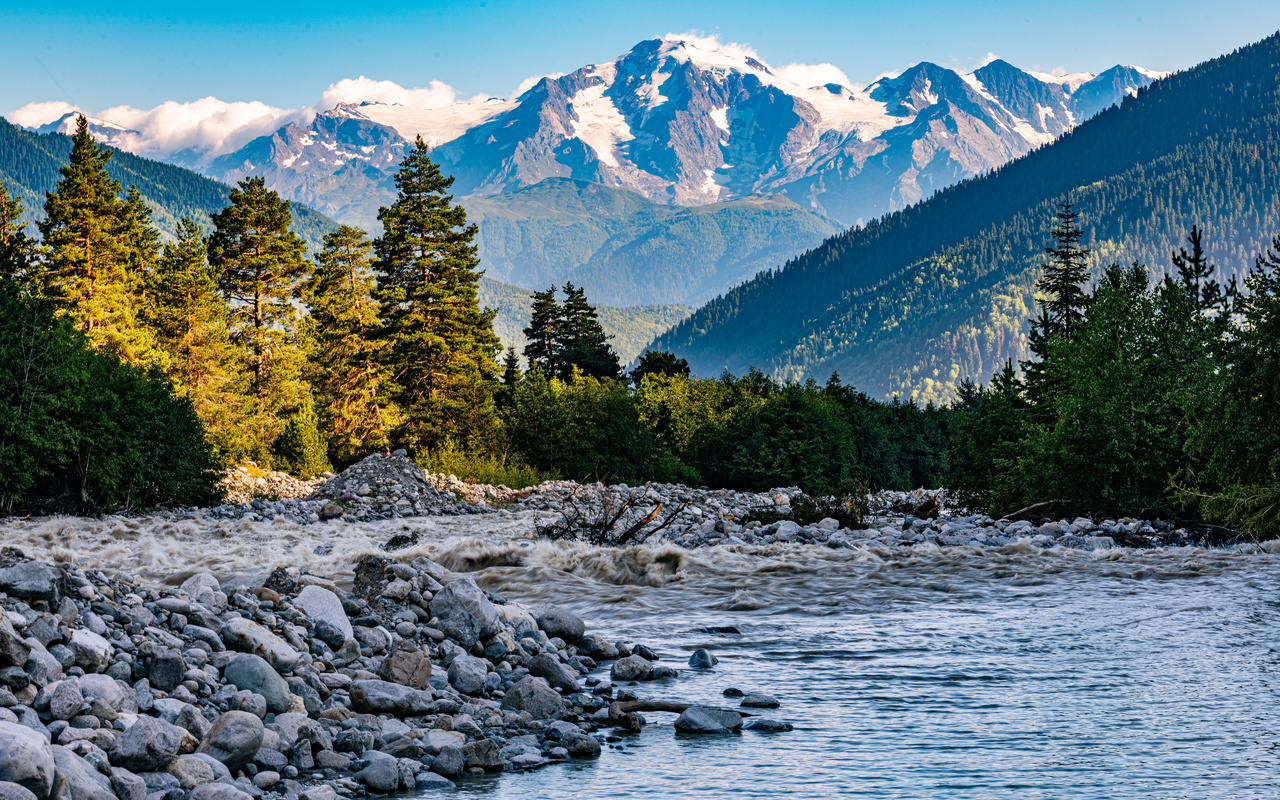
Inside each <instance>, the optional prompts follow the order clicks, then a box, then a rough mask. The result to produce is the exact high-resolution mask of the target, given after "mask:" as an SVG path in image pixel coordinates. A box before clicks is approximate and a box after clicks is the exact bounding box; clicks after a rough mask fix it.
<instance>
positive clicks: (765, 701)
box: [739, 692, 779, 708]
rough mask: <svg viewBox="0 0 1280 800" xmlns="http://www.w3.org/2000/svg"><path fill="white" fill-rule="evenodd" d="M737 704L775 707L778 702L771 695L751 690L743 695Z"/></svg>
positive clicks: (752, 706)
mask: <svg viewBox="0 0 1280 800" xmlns="http://www.w3.org/2000/svg"><path fill="white" fill-rule="evenodd" d="M739 705H740V706H742V707H743V708H777V707H778V705H779V703H778V698H776V697H774V696H773V695H770V694H759V693H754V692H753V693H751V694H749V695H747V696H745V697H743V698H742V702H741V703H739Z"/></svg>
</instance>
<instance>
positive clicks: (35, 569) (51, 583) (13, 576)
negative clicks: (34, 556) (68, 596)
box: [0, 561, 58, 600]
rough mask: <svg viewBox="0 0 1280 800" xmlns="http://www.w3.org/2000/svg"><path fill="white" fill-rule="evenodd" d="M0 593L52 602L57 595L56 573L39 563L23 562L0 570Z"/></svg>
mask: <svg viewBox="0 0 1280 800" xmlns="http://www.w3.org/2000/svg"><path fill="white" fill-rule="evenodd" d="M0 591H3V592H4V593H5V594H10V595H13V596H14V597H28V598H33V599H36V600H52V599H53V598H54V596H55V595H56V594H57V593H58V573H56V572H54V571H53V567H50V566H49V565H48V564H42V563H40V562H39V561H23V562H21V563H18V564H14V565H12V566H8V567H4V568H3V569H0Z"/></svg>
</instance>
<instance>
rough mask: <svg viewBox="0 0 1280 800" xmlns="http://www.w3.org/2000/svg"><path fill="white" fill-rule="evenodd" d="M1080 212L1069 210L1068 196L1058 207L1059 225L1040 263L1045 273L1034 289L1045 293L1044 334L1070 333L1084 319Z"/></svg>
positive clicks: (1086, 272)
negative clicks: (1047, 259)
mask: <svg viewBox="0 0 1280 800" xmlns="http://www.w3.org/2000/svg"><path fill="white" fill-rule="evenodd" d="M1079 216H1080V215H1079V214H1077V213H1076V212H1075V211H1073V210H1072V204H1071V200H1070V198H1068V199H1067V200H1066V201H1065V202H1063V203H1061V204H1060V205H1059V208H1058V224H1057V226H1055V227H1054V228H1053V231H1052V234H1053V247H1046V248H1045V253H1046V254H1047V255H1048V256H1049V261H1048V262H1047V263H1045V264H1043V265H1042V267H1043V269H1044V274H1043V276H1042V277H1041V278H1040V280H1039V281H1037V282H1036V288H1037V289H1038V290H1040V292H1041V293H1043V294H1044V295H1045V299H1044V300H1043V301H1042V304H1043V306H1044V310H1045V314H1044V316H1043V317H1042V318H1041V320H1042V322H1043V323H1044V324H1045V325H1046V326H1047V327H1046V328H1044V333H1046V334H1049V335H1061V336H1070V335H1071V332H1072V331H1073V330H1075V328H1076V327H1077V326H1078V325H1079V324H1080V321H1081V320H1082V319H1083V318H1084V308H1085V304H1086V303H1087V302H1088V298H1087V296H1086V295H1085V291H1084V284H1085V281H1087V280H1088V278H1089V266H1088V258H1089V251H1088V250H1085V249H1082V248H1081V247H1080V229H1079V228H1078V227H1076V219H1077V218H1079Z"/></svg>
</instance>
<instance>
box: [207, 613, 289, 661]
mask: <svg viewBox="0 0 1280 800" xmlns="http://www.w3.org/2000/svg"><path fill="white" fill-rule="evenodd" d="M222 641H223V643H224V644H226V646H227V647H228V648H230V649H232V650H239V651H240V652H242V653H252V654H253V655H255V656H258V657H259V658H262V659H263V660H265V661H266V662H267V663H268V664H270V665H271V666H273V667H275V669H276V671H277V672H279V673H280V674H282V675H288V674H289V673H291V672H293V668H294V667H296V666H297V665H298V652H297V651H296V650H294V649H293V648H292V647H290V646H289V643H288V642H286V641H285V640H284V639H281V638H280V637H279V636H276V635H275V634H274V633H272V632H271V631H269V630H267V629H266V628H264V627H262V626H261V625H259V624H258V623H256V622H253V621H252V620H247V619H245V618H244V617H236V618H234V619H231V620H228V621H227V622H225V623H223V625H222Z"/></svg>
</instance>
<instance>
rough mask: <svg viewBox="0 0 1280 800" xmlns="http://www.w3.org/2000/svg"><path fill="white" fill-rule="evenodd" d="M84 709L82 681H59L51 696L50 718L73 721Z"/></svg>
mask: <svg viewBox="0 0 1280 800" xmlns="http://www.w3.org/2000/svg"><path fill="white" fill-rule="evenodd" d="M83 707H84V695H83V694H81V693H80V681H77V680H74V679H73V680H66V681H58V685H57V686H55V687H53V691H52V692H51V693H50V695H49V716H51V717H53V718H54V719H71V718H72V717H74V716H76V715H77V714H79V713H80V709H81V708H83Z"/></svg>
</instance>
